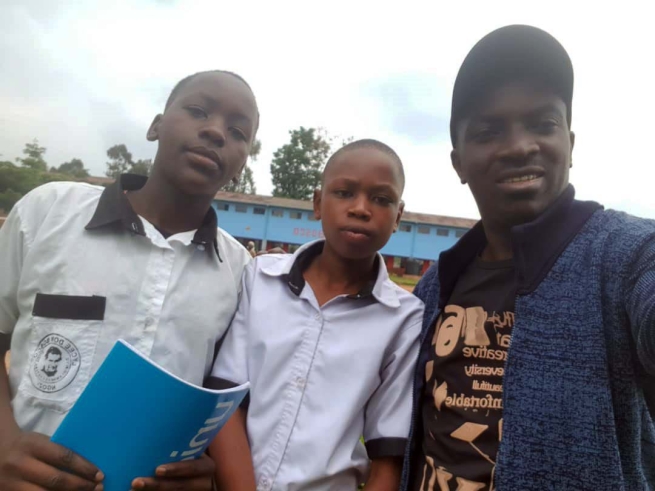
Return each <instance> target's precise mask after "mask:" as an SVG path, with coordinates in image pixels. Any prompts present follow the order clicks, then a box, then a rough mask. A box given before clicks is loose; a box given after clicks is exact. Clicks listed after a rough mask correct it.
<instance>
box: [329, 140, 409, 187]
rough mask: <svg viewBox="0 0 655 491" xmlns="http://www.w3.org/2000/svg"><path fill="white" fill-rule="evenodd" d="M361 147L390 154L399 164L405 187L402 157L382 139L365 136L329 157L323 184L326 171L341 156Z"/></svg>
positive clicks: (401, 178) (401, 184) (401, 180)
mask: <svg viewBox="0 0 655 491" xmlns="http://www.w3.org/2000/svg"><path fill="white" fill-rule="evenodd" d="M360 148H374V149H376V150H379V151H380V152H382V153H386V154H387V155H388V156H390V157H391V159H392V160H393V161H394V162H395V163H396V164H397V166H398V171H399V173H400V187H401V189H404V188H405V169H404V167H403V162H402V160H400V157H399V156H398V154H397V153H396V152H395V150H394V149H393V148H391V147H390V146H389V145H387V144H386V143H382V142H381V141H378V140H373V139H372V138H364V139H362V140H355V141H353V142H350V143H347V144H345V145H344V146H343V147H341V148H340V149H339V150H337V151H336V152H334V153H333V154H332V156H331V157H330V158H329V159H328V161H327V164H325V168H324V169H323V175H322V176H321V185H322V184H323V183H324V181H325V173H326V172H327V170H328V168H329V167H330V165H331V164H332V163H333V162H334V161H335V160H336V159H337V158H338V157H339V156H341V155H343V154H344V153H346V152H349V151H350V150H357V149H360Z"/></svg>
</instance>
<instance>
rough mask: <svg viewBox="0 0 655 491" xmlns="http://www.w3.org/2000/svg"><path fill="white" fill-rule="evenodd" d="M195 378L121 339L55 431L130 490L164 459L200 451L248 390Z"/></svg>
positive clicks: (108, 483)
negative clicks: (194, 382) (208, 386)
mask: <svg viewBox="0 0 655 491" xmlns="http://www.w3.org/2000/svg"><path fill="white" fill-rule="evenodd" d="M248 388H249V385H248V384H247V383H246V384H244V385H242V386H239V387H235V388H234V389H229V390H224V391H216V390H210V389H205V388H202V387H197V386H195V385H192V384H189V383H187V382H185V381H183V380H181V379H179V378H177V377H176V376H174V375H172V374H170V373H169V372H167V371H166V370H165V369H163V368H161V367H160V366H158V365H157V364H155V363H153V362H152V361H150V360H148V359H147V358H146V357H144V356H143V355H142V354H140V353H139V352H138V351H136V350H135V349H134V348H132V347H131V346H130V345H129V344H127V343H126V342H124V341H123V340H119V341H118V342H117V343H116V344H115V345H114V347H113V348H112V350H111V351H110V353H109V355H108V356H107V358H106V359H105V361H104V362H103V363H102V365H101V366H100V368H99V369H98V371H97V372H96V374H95V375H94V376H93V378H92V379H91V381H90V382H89V384H88V385H87V387H86V388H85V389H84V392H82V394H81V395H80V397H79V399H78V400H77V402H76V403H75V405H74V406H73V407H72V408H71V410H70V412H69V413H68V414H67V415H66V417H65V419H64V420H63V421H62V423H61V425H60V426H59V428H58V429H57V431H56V432H55V434H54V435H53V436H52V441H53V442H55V443H58V444H60V445H63V446H65V447H68V448H70V449H71V450H73V451H74V452H75V453H77V454H79V455H81V456H82V457H84V458H85V459H87V460H88V461H89V462H92V463H93V464H94V465H96V466H97V467H98V468H99V469H100V470H101V471H102V472H103V473H104V474H105V481H104V489H105V491H126V490H127V489H130V488H131V483H132V480H133V479H134V478H136V477H148V476H153V475H154V473H155V469H156V468H157V467H158V466H159V465H162V464H166V463H169V462H176V461H180V460H187V459H193V458H197V457H199V456H201V455H202V454H203V452H204V451H205V450H206V448H207V446H209V443H210V442H211V441H212V440H213V438H214V436H216V434H217V433H218V431H219V430H220V429H221V428H222V427H223V425H224V424H225V422H226V421H227V420H228V419H229V418H230V416H231V415H232V413H233V412H234V411H235V410H236V409H237V408H238V407H239V404H240V403H241V401H242V400H243V398H244V397H245V395H246V394H247V393H248Z"/></svg>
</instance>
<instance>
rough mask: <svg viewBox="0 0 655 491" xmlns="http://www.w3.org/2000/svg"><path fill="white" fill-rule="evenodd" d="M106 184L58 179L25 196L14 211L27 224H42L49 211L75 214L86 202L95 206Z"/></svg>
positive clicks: (80, 210) (49, 213)
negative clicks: (96, 184) (98, 184)
mask: <svg viewBox="0 0 655 491" xmlns="http://www.w3.org/2000/svg"><path fill="white" fill-rule="evenodd" d="M103 190H104V188H103V187H102V186H94V185H92V184H87V183H84V182H69V181H57V182H49V183H46V184H43V185H41V186H39V187H36V188H34V189H33V190H31V191H30V192H29V193H27V194H26V195H25V196H23V197H22V198H21V199H20V200H19V201H18V202H17V203H16V204H15V205H14V209H13V210H12V212H15V213H16V214H18V215H19V217H20V220H21V223H23V225H24V226H28V227H29V226H39V225H40V224H41V223H42V222H43V220H45V218H46V217H47V216H48V215H51V214H53V213H54V214H56V215H58V216H61V215H70V216H72V215H76V214H79V213H81V212H82V210H83V209H84V208H85V206H86V205H91V206H94V207H95V206H96V204H97V202H98V200H99V199H100V195H101V194H102V191H103Z"/></svg>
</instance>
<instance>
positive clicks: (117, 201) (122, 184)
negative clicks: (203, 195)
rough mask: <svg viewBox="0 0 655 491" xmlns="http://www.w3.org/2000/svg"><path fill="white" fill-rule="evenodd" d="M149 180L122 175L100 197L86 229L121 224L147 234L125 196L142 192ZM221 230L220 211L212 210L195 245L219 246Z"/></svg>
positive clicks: (194, 241) (127, 228)
mask: <svg viewBox="0 0 655 491" xmlns="http://www.w3.org/2000/svg"><path fill="white" fill-rule="evenodd" d="M147 180H148V178H147V177H145V176H139V175H136V174H122V175H121V176H120V177H119V178H118V179H116V181H115V182H114V183H112V184H111V185H109V186H107V187H106V188H105V190H104V191H103V192H102V195H100V200H99V201H98V206H97V207H96V210H95V212H94V214H93V217H92V218H91V220H90V221H89V223H88V224H87V225H86V229H87V230H93V229H97V228H102V227H106V226H108V225H113V224H117V223H118V224H120V225H121V226H122V227H123V228H124V229H126V230H129V231H130V232H133V233H135V234H139V235H145V230H144V228H143V222H142V221H141V219H140V218H139V217H138V215H137V214H136V213H135V212H134V210H133V209H132V205H131V204H130V201H129V200H128V199H127V196H125V191H136V190H137V189H141V188H142V187H143V186H144V185H145V183H146V181H147ZM217 227H218V220H217V218H216V212H215V211H214V209H213V208H212V207H210V208H209V210H208V211H207V214H206V215H205V218H204V219H203V221H202V224H201V225H200V228H198V230H196V232H195V234H194V236H193V239H192V240H191V242H192V243H194V244H198V245H208V244H210V243H214V246H216V229H217Z"/></svg>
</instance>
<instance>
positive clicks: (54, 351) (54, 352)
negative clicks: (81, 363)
mask: <svg viewBox="0 0 655 491" xmlns="http://www.w3.org/2000/svg"><path fill="white" fill-rule="evenodd" d="M50 355H57V356H59V358H63V355H62V354H61V350H60V349H59V348H57V347H56V346H50V347H49V348H48V351H46V352H45V357H46V358H47V357H48V356H50Z"/></svg>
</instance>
